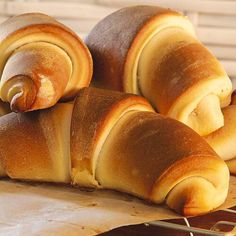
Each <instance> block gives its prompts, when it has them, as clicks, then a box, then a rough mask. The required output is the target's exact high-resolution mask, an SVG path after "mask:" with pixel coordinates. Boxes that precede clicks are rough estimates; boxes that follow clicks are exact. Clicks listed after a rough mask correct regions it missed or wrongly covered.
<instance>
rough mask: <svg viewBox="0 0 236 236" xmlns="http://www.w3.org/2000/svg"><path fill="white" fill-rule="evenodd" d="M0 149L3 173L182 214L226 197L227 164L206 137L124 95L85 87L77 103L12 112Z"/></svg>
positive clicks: (1, 123)
mask: <svg viewBox="0 0 236 236" xmlns="http://www.w3.org/2000/svg"><path fill="white" fill-rule="evenodd" d="M70 124H71V127H70ZM10 143H14V148H12V149H9V146H10ZM0 150H1V152H0V163H1V166H2V167H1V169H2V170H1V173H2V175H8V176H9V177H11V178H14V179H26V180H40V181H54V182H65V183H68V182H70V181H72V183H73V184H75V185H79V186H84V187H97V188H109V189H115V190H119V191H122V192H127V193H130V194H133V195H135V196H138V197H140V198H143V199H146V200H148V201H152V202H155V203H163V202H165V201H166V203H167V204H168V206H169V207H170V208H172V209H174V210H175V211H177V212H179V213H182V214H184V215H197V214H203V213H205V212H208V211H211V210H213V209H214V208H216V207H218V206H219V205H220V204H222V203H223V202H224V200H225V198H226V196H227V191H228V184H229V171H228V168H227V165H226V164H225V163H224V161H223V160H221V159H220V158H219V157H218V156H217V154H216V153H215V152H214V151H213V150H212V149H211V148H210V146H209V145H208V144H207V142H206V141H205V140H204V139H203V138H201V137H200V136H199V135H198V134H196V133H195V132H194V131H192V130H191V129H190V128H189V127H187V126H186V125H184V124H182V123H180V122H178V121H176V120H173V119H170V118H165V117H164V116H161V115H158V114H156V113H155V112H153V110H152V108H151V106H150V105H149V104H148V102H147V101H146V100H145V99H143V98H141V97H137V96H135V95H130V94H123V93H119V92H111V91H105V90H99V89H95V88H85V89H82V90H81V91H80V92H79V94H78V97H77V98H76V100H75V103H74V105H72V104H58V105H56V106H55V107H53V108H50V109H48V110H40V111H34V112H30V113H25V114H19V113H17V114H16V113H11V114H7V115H5V116H3V117H1V118H0ZM71 170H72V171H71ZM70 171H71V179H70Z"/></svg>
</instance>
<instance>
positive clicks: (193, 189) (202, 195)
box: [166, 177, 228, 216]
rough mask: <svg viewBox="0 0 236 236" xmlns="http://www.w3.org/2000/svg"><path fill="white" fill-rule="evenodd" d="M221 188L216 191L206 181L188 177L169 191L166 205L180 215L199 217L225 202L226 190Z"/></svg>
mask: <svg viewBox="0 0 236 236" xmlns="http://www.w3.org/2000/svg"><path fill="white" fill-rule="evenodd" d="M222 187H223V186H222ZM222 187H221V188H219V189H216V186H214V185H213V184H212V183H211V182H210V181H208V180H207V179H203V178H199V177H190V178H188V179H186V180H184V181H182V182H181V183H179V184H177V185H176V186H175V187H174V188H173V189H172V190H171V192H170V193H169V194H168V196H167V198H166V203H167V205H168V206H169V207H170V208H171V209H173V210H175V211H176V212H178V213H179V214H181V215H185V216H196V215H201V214H204V213H207V212H210V211H212V210H214V209H215V208H217V207H218V206H219V205H221V204H222V203H223V202H224V201H225V199H226V196H227V193H228V188H227V186H224V187H225V188H222Z"/></svg>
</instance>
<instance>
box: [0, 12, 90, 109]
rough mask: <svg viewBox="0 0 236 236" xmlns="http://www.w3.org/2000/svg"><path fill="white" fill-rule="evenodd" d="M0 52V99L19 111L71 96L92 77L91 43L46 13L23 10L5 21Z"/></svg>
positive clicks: (46, 105) (2, 28)
mask: <svg viewBox="0 0 236 236" xmlns="http://www.w3.org/2000/svg"><path fill="white" fill-rule="evenodd" d="M0 52H1V57H0V75H1V81H0V98H1V99H2V100H3V101H5V102H9V103H10V105H11V109H12V110H14V111H21V112H22V111H30V110H36V109H42V108H47V107H50V106H52V105H54V104H55V103H56V102H57V101H58V100H59V99H61V100H69V99H72V98H74V97H75V95H76V93H77V92H78V90H79V89H80V88H82V87H86V86H88V85H89V83H90V80H91V76H92V59H91V55H90V53H89V51H88V49H87V47H86V46H85V45H84V43H83V42H82V41H81V40H80V38H79V37H78V36H77V35H76V34H75V33H74V32H73V31H71V30H70V29H69V28H67V27H66V26H64V25H62V24H60V23H59V22H57V21H56V20H55V19H53V18H52V17H49V16H47V15H44V14H39V13H31V14H23V15H19V16H16V17H12V18H10V19H8V20H7V21H5V22H4V23H2V24H1V27H0Z"/></svg>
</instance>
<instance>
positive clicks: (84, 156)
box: [71, 88, 153, 185]
mask: <svg viewBox="0 0 236 236" xmlns="http://www.w3.org/2000/svg"><path fill="white" fill-rule="evenodd" d="M129 110H147V111H153V109H152V107H151V106H150V104H149V103H148V102H147V101H146V100H145V99H144V98H141V97H138V96H135V95H131V94H125V93H120V92H115V91H109V90H102V89H95V88H84V89H82V90H80V92H79V94H78V96H77V98H76V100H75V105H74V110H73V115H72V122H71V159H72V176H73V178H74V183H75V184H76V183H78V184H80V185H81V184H83V183H82V181H84V182H85V183H84V184H85V185H88V184H91V185H92V184H96V183H95V182H96V181H95V176H94V174H95V173H94V171H95V170H94V165H95V164H96V159H97V155H98V152H99V151H100V149H101V148H102V145H103V142H104V141H105V140H106V138H107V136H108V135H109V132H110V130H111V129H112V128H113V126H114V125H115V123H116V122H117V121H118V120H119V118H120V117H121V116H122V115H123V114H125V113H126V112H127V111H129ZM83 172H86V174H85V175H87V176H88V178H89V176H90V177H91V178H90V179H88V180H86V178H85V177H84V176H82V174H83ZM87 172H88V173H87ZM77 178H78V179H79V180H78V179H77ZM92 178H94V181H93V180H92ZM83 179H84V180H83ZM93 182H94V183H93Z"/></svg>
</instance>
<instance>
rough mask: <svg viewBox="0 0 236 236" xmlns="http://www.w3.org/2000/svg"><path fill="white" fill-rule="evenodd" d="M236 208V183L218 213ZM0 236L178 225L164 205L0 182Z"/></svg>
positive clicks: (60, 235)
mask: <svg viewBox="0 0 236 236" xmlns="http://www.w3.org/2000/svg"><path fill="white" fill-rule="evenodd" d="M235 205H236V177H231V181H230V189H229V195H228V198H227V200H226V202H225V203H224V204H223V205H222V206H221V207H220V208H219V209H225V208H229V207H232V206H235ZM0 209H1V210H0V235H4V236H12V235H14V236H15V235H19V236H21V235H22V236H23V235H24V236H25V235H27V236H30V235H40V236H52V235H57V236H68V235H70V236H74V235H76V236H77V235H81V236H83V235H85V236H86V235H97V234H100V233H103V232H106V231H109V230H111V229H114V228H117V227H120V226H125V225H132V224H140V223H144V222H150V221H154V220H164V219H176V218H181V216H180V215H178V214H176V213H175V212H173V211H171V210H169V209H168V207H166V206H165V205H154V204H149V203H146V202H144V201H142V200H140V199H138V198H135V197H132V196H130V195H128V194H123V193H118V192H115V191H108V190H95V191H81V190H79V189H78V188H72V187H69V186H61V185H53V184H44V183H23V182H16V181H11V180H8V179H5V180H1V181H0Z"/></svg>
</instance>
